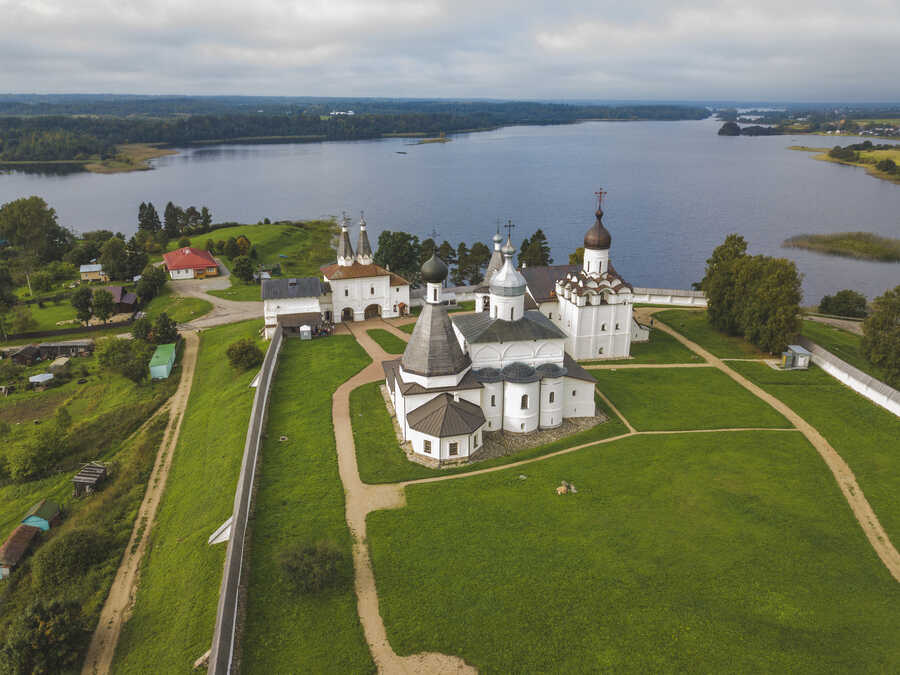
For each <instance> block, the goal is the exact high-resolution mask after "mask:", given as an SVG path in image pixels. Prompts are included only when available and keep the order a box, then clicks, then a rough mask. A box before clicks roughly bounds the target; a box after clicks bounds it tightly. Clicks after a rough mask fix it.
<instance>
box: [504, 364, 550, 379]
mask: <svg viewBox="0 0 900 675" xmlns="http://www.w3.org/2000/svg"><path fill="white" fill-rule="evenodd" d="M500 372H502V373H503V379H504V381H506V382H519V383H521V384H524V383H526V382H537V381H538V380H539V379H541V376H540V375H539V374H538V372H537V371H536V370H535V369H534V368H532V367H531V366H529V365H528V364H527V363H522V362H521V361H516V362H515V363H510V364H509V365H508V366H504V368H503V370H502V371H500Z"/></svg>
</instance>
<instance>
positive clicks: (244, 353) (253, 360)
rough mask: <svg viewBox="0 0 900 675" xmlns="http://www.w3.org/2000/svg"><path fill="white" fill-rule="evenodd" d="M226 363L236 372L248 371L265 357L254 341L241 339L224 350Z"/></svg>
mask: <svg viewBox="0 0 900 675" xmlns="http://www.w3.org/2000/svg"><path fill="white" fill-rule="evenodd" d="M225 353H226V355H227V356H228V362H229V363H230V364H231V366H232V367H233V368H237V369H238V370H250V369H251V368H255V367H256V366H258V365H260V364H261V363H262V362H263V358H265V355H264V354H263V352H262V349H260V348H259V346H258V345H257V344H256V341H255V340H252V339H250V338H243V339H241V340H238V341H237V342H233V343H231V344H230V345H228V349H227V350H226V352H225Z"/></svg>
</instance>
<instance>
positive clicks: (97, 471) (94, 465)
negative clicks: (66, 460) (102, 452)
mask: <svg viewBox="0 0 900 675" xmlns="http://www.w3.org/2000/svg"><path fill="white" fill-rule="evenodd" d="M104 480H106V467H105V466H104V465H103V464H100V462H88V463H87V464H85V465H84V466H83V467H81V470H79V472H78V473H76V474H75V476H74V477H73V478H72V483H73V484H74V485H75V496H76V497H83V496H85V495H90V494H93V493H94V492H96V491H97V486H98V485H100V483H102V482H103V481H104Z"/></svg>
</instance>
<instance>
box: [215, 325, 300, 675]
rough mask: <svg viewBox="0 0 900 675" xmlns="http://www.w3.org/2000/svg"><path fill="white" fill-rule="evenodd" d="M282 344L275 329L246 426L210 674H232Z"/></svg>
mask: <svg viewBox="0 0 900 675" xmlns="http://www.w3.org/2000/svg"><path fill="white" fill-rule="evenodd" d="M281 341H282V335H281V330H278V329H276V331H275V335H273V336H272V341H271V342H270V343H269V348H268V350H266V357H265V359H264V360H263V364H262V368H260V371H259V373H260V374H259V377H258V378H257V380H258V384H257V385H256V394H254V396H253V408H252V409H251V411H250V423H249V425H248V426H247V438H246V440H245V441H244V459H243V461H242V462H241V475H240V477H239V478H238V484H237V490H235V494H234V510H233V511H232V514H231V536H230V538H229V539H228V550H227V551H226V552H225V567H224V569H223V571H222V585H221V586H220V587H219V605H218V609H217V611H216V628H215V630H214V631H213V641H212V648H211V649H210V653H209V669H208V672H210V673H216V675H228V674H229V673H231V668H232V661H233V658H234V636H235V628H236V627H237V622H238V599H239V596H240V587H241V571H242V568H243V562H244V543H245V542H244V535H245V533H246V531H247V519H248V518H249V516H250V507H251V499H252V495H253V479H254V476H255V475H256V462H257V457H258V456H259V448H260V446H261V445H262V439H263V432H264V431H265V428H266V418H267V416H268V414H269V391H270V389H271V387H272V379H273V377H274V375H275V369H276V367H277V365H278V353H279V352H280V351H281Z"/></svg>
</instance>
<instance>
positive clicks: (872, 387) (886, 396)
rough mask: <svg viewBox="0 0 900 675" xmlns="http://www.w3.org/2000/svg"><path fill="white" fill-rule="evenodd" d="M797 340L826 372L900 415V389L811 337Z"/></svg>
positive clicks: (814, 361)
mask: <svg viewBox="0 0 900 675" xmlns="http://www.w3.org/2000/svg"><path fill="white" fill-rule="evenodd" d="M797 342H798V343H799V344H800V345H802V346H803V347H805V348H806V349H808V350H809V352H810V353H811V354H812V362H813V363H815V364H816V365H817V366H819V367H820V368H821V369H822V370H824V371H825V372H826V373H828V374H829V375H831V376H832V377H834V378H837V379H838V380H840V381H841V382H843V383H844V384H846V385H847V386H848V387H850V388H851V389H852V390H853V391H855V392H858V393H860V394H862V395H863V396H865V397H866V398H867V399H869V400H870V401H872V403H875V404H876V405H880V406H881V407H882V408H885V409H887V410H889V411H890V412H892V413H894V414H895V415H898V416H900V391H897V390H896V389H894V388H893V387H889V386H888V385H886V384H885V383H884V382H882V381H881V380H876V379H875V378H874V377H872V376H871V375H867V374H866V373H864V372H862V371H861V370H860V369H859V368H854V367H853V366H851V365H850V364H849V363H847V362H846V361H842V360H841V359H839V358H838V357H836V356H835V355H834V354H832V353H831V352H829V351H828V350H826V349H823V348H822V347H820V346H819V345H817V344H816V343H815V342H813V341H812V340H810V339H809V338H806V337H803V336H800V337H798V338H797Z"/></svg>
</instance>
